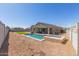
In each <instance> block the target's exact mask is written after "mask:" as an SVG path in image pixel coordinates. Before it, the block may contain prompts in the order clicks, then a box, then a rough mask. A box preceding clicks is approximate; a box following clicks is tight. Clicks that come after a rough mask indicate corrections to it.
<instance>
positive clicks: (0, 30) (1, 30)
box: [0, 22, 9, 48]
mask: <svg viewBox="0 0 79 59" xmlns="http://www.w3.org/2000/svg"><path fill="white" fill-rule="evenodd" d="M8 32H9V28H7V27H5V24H3V23H2V22H0V48H1V46H2V44H3V42H4V40H5V39H6V36H7V35H8Z"/></svg>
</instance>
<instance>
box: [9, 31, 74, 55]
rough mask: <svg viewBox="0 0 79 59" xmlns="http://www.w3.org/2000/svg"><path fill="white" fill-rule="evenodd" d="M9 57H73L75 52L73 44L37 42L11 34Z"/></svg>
mask: <svg viewBox="0 0 79 59" xmlns="http://www.w3.org/2000/svg"><path fill="white" fill-rule="evenodd" d="M8 55H9V56H73V55H75V50H74V49H73V47H72V45H71V42H70V41H68V42H67V43H66V44H62V43H56V42H51V41H48V40H44V41H37V40H34V39H31V38H28V37H25V36H23V35H18V34H17V33H15V32H10V33H9V46H8Z"/></svg>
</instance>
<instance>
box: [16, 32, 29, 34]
mask: <svg viewBox="0 0 79 59" xmlns="http://www.w3.org/2000/svg"><path fill="white" fill-rule="evenodd" d="M16 33H18V34H30V32H16Z"/></svg>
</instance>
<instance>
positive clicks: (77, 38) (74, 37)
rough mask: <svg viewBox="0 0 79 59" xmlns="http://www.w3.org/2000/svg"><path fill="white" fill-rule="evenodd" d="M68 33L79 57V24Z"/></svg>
mask: <svg viewBox="0 0 79 59" xmlns="http://www.w3.org/2000/svg"><path fill="white" fill-rule="evenodd" d="M66 33H67V35H68V36H69V38H70V40H71V42H72V46H73V48H74V49H75V51H76V55H79V24H78V23H77V24H75V25H74V26H72V27H70V28H69V29H68V30H67V32H66Z"/></svg>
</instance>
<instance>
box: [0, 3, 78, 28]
mask: <svg viewBox="0 0 79 59" xmlns="http://www.w3.org/2000/svg"><path fill="white" fill-rule="evenodd" d="M0 21H2V22H3V23H4V24H5V25H7V26H9V27H23V28H27V27H30V26H31V25H34V24H36V23H37V22H43V23H48V24H54V25H57V26H61V27H68V26H71V25H73V24H75V23H78V22H79V4H68V3H65V4H64V3H63V4H56V3H49V4H45V3H42V4H40V3H39V4H38V3H36V4H34V3H32V4H31V3H24V4H23V3H21V4H16V3H13V4H11V3H10V4H8V3H6V4H0Z"/></svg>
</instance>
